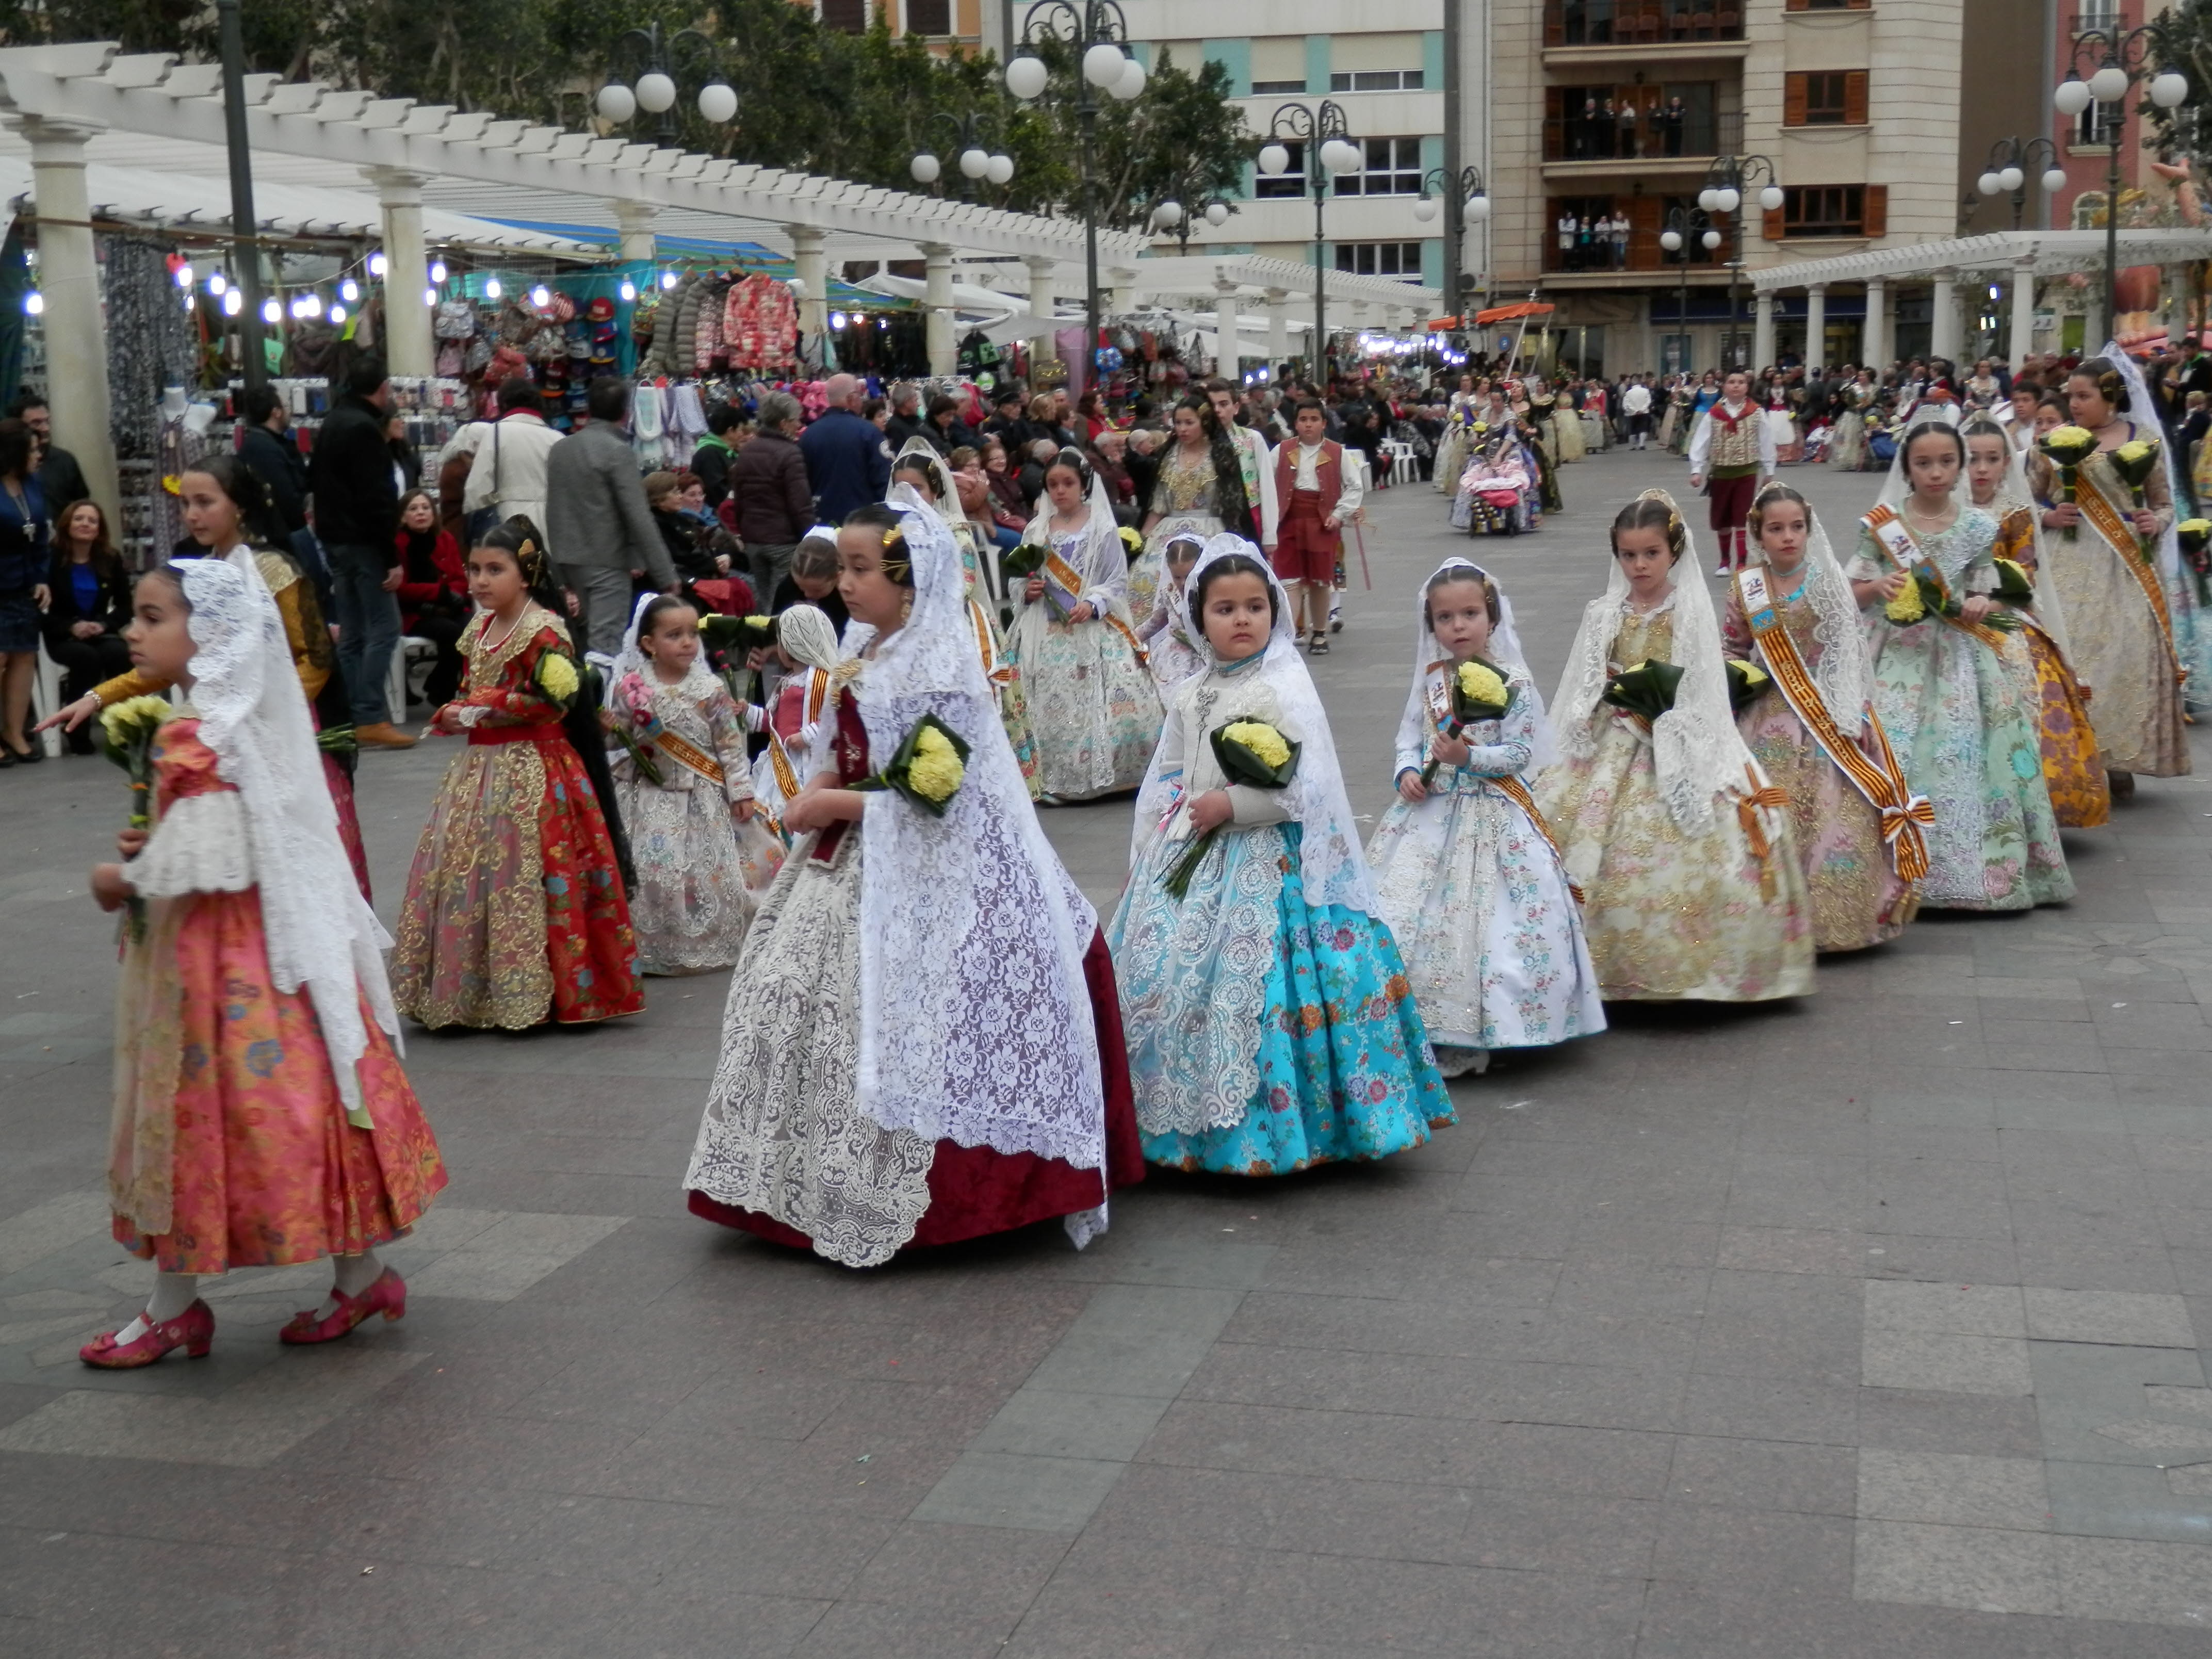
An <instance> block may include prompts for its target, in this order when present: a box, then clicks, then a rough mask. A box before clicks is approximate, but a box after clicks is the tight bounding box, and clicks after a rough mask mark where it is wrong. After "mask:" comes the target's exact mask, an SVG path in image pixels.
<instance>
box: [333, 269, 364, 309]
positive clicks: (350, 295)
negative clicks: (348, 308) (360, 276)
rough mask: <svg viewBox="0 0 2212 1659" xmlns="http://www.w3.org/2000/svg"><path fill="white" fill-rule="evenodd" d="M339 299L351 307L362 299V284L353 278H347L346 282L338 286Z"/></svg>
mask: <svg viewBox="0 0 2212 1659" xmlns="http://www.w3.org/2000/svg"><path fill="white" fill-rule="evenodd" d="M338 298H339V299H341V300H343V301H345V302H346V303H347V304H348V305H351V304H352V303H353V302H354V301H356V300H358V299H359V298H361V284H360V283H356V281H354V279H353V278H352V277H350V276H349V277H347V278H346V279H345V281H343V283H339V284H338Z"/></svg>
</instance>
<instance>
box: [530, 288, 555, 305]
mask: <svg viewBox="0 0 2212 1659" xmlns="http://www.w3.org/2000/svg"><path fill="white" fill-rule="evenodd" d="M530 303H531V304H532V305H534V306H536V307H538V309H539V310H540V311H543V310H544V309H545V308H546V307H548V306H550V305H551V304H552V303H553V290H552V289H550V288H548V287H546V286H545V284H544V283H538V286H537V287H535V288H533V289H531V290H530Z"/></svg>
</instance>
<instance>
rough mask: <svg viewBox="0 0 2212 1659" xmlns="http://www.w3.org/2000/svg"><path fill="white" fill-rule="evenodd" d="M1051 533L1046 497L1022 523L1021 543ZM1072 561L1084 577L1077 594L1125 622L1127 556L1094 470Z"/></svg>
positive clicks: (1040, 541)
mask: <svg viewBox="0 0 2212 1659" xmlns="http://www.w3.org/2000/svg"><path fill="white" fill-rule="evenodd" d="M1052 537H1053V530H1052V503H1051V501H1049V500H1046V501H1042V503H1040V506H1039V510H1038V512H1037V514H1036V517H1035V518H1033V519H1031V520H1030V521H1029V523H1028V524H1027V525H1025V526H1023V529H1022V544H1023V545H1024V546H1025V547H1038V546H1050V545H1051V544H1052ZM1074 564H1075V567H1076V568H1077V570H1078V571H1079V572H1080V573H1081V574H1082V577H1083V592H1082V594H1081V595H1080V597H1081V598H1083V599H1088V600H1089V601H1090V602H1091V605H1092V606H1093V607H1094V608H1096V609H1098V610H1101V611H1112V612H1113V613H1114V614H1115V616H1117V617H1121V620H1122V621H1123V622H1124V623H1127V622H1129V621H1130V620H1131V617H1130V614H1129V557H1128V555H1127V552H1125V551H1124V550H1123V549H1122V546H1121V525H1120V521H1119V520H1116V519H1115V517H1114V501H1113V497H1112V496H1111V495H1109V494H1108V493H1107V489H1106V480H1105V479H1103V478H1102V477H1099V476H1098V475H1097V473H1095V472H1094V473H1092V474H1091V503H1090V511H1089V513H1088V514H1087V516H1086V517H1085V520H1084V525H1083V555H1082V557H1081V558H1079V559H1078V560H1076V561H1074Z"/></svg>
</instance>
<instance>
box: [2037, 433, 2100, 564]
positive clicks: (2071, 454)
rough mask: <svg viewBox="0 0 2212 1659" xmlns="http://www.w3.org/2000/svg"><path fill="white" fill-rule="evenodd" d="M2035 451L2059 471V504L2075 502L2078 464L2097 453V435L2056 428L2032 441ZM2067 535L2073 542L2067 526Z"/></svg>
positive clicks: (2072, 529) (2070, 528) (2071, 529)
mask: <svg viewBox="0 0 2212 1659" xmlns="http://www.w3.org/2000/svg"><path fill="white" fill-rule="evenodd" d="M2035 447H2037V448H2038V449H2039V450H2041V451H2042V452H2043V453H2045V455H2047V456H2049V457H2050V459H2051V465H2053V466H2055V467H2057V469H2058V500H2059V501H2060V503H2061V504H2062V505H2063V504H2064V503H2066V502H2068V501H2072V500H2073V499H2074V495H2075V483H2077V482H2078V481H2079V480H2080V478H2081V463H2082V462H2084V461H2086V460H2087V459H2089V458H2090V457H2091V456H2092V455H2093V454H2095V453H2097V435H2096V434H2095V433H2093V432H2092V431H2090V430H2089V429H2088V428H2087V427H2081V426H2072V425H2068V426H2055V427H2053V428H2051V430H2050V431H2048V432H2046V433H2045V434H2044V435H2042V436H2041V437H2040V438H2038V439H2037V440H2036V441H2035ZM2066 535H2067V538H2068V539H2069V540H2071V539H2072V538H2073V535H2074V528H2073V526H2070V525H2069V526H2067V529H2066Z"/></svg>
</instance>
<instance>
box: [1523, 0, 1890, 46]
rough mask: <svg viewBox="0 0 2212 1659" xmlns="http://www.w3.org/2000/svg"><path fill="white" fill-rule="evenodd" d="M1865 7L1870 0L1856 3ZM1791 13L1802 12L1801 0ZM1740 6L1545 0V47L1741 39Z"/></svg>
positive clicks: (1727, 2) (1698, 1)
mask: <svg viewBox="0 0 2212 1659" xmlns="http://www.w3.org/2000/svg"><path fill="white" fill-rule="evenodd" d="M1857 3H1858V4H1861V5H1864V4H1866V3H1868V0H1857ZM1789 9H1790V10H1792V11H1800V10H1802V9H1804V8H1803V3H1802V0H1790V3H1789ZM1743 12H1744V9H1743V7H1742V6H1741V4H1740V3H1731V0H1721V3H1719V4H1718V5H1715V4H1714V3H1713V0H1544V44H1545V45H1546V46H1658V45H1660V44H1661V43H1662V42H1668V41H1680V40H1742V39H1743Z"/></svg>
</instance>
